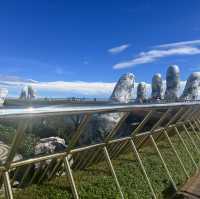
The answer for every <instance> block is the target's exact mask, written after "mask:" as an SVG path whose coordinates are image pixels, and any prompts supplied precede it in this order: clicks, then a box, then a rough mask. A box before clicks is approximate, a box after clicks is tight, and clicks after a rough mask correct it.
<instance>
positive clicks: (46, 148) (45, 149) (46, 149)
mask: <svg viewBox="0 0 200 199" xmlns="http://www.w3.org/2000/svg"><path fill="white" fill-rule="evenodd" d="M66 148H67V145H66V144H65V140H64V139H62V138H59V137H48V138H43V139H40V141H39V143H38V144H37V145H36V146H35V155H42V154H50V153H55V152H60V151H63V150H65V149H66Z"/></svg>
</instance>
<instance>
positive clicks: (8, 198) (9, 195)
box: [3, 171, 13, 199]
mask: <svg viewBox="0 0 200 199" xmlns="http://www.w3.org/2000/svg"><path fill="white" fill-rule="evenodd" d="M3 179H4V188H5V195H6V199H13V193H12V188H11V184H10V177H9V173H8V172H7V171H6V172H4V173H3Z"/></svg>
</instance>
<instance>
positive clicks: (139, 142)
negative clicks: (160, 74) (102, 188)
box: [0, 101, 200, 199]
mask: <svg viewBox="0 0 200 199" xmlns="http://www.w3.org/2000/svg"><path fill="white" fill-rule="evenodd" d="M108 113H123V114H121V116H120V119H119V121H118V122H117V123H116V125H115V126H114V127H113V128H112V129H110V131H109V132H108V133H107V134H106V136H105V137H104V138H103V139H102V140H101V141H99V142H98V143H90V144H85V145H80V144H78V143H79V141H80V139H81V136H82V134H83V133H85V128H87V125H88V124H89V123H90V122H91V120H92V118H93V117H94V115H101V114H108ZM199 113H200V102H198V101H194V102H176V103H165V104H144V105H131V104H128V105H127V104H121V105H117V104H116V105H104V106H94V105H93V106H81V107H77V106H76V107H67V106H62V105H59V106H49V107H40V108H24V109H23V108H16V109H0V119H3V120H6V119H8V120H9V119H13V118H14V119H17V123H18V128H17V130H16V135H15V137H14V139H13V141H12V145H11V147H10V150H9V153H8V156H7V159H6V161H5V163H3V164H2V165H1V166H0V173H1V181H0V182H1V185H4V188H5V197H6V198H8V199H12V198H13V191H12V186H13V184H14V182H15V180H16V178H17V176H18V174H19V173H20V172H21V173H23V174H22V175H21V176H20V179H19V178H18V179H17V180H18V181H19V184H18V185H17V187H23V186H28V185H31V184H32V183H42V182H43V181H45V180H47V179H48V180H50V179H52V178H53V177H54V176H57V175H62V174H63V173H65V174H66V175H67V177H68V180H69V181H70V185H71V189H72V192H73V196H74V198H76V199H78V198H79V195H78V190H77V187H76V184H75V181H74V177H73V171H75V170H77V169H78V170H80V169H84V168H87V167H89V166H91V165H92V164H96V163H98V162H100V161H103V160H104V159H106V161H107V164H108V166H109V169H110V171H111V173H112V176H113V178H114V180H115V183H116V187H117V189H118V191H119V193H120V196H121V198H124V193H123V191H122V189H121V186H120V183H119V181H118V177H117V175H116V172H115V168H114V166H113V164H112V159H113V158H116V157H118V156H119V155H120V154H124V153H133V154H134V156H135V157H136V159H137V160H138V163H139V165H140V168H141V170H142V172H143V174H144V177H145V179H146V182H147V184H148V186H149V189H150V191H151V196H150V197H153V198H157V196H156V191H155V190H154V188H153V186H152V183H151V179H150V178H149V176H148V173H147V171H146V169H145V166H144V164H143V161H142V158H141V156H140V153H139V149H140V148H141V147H143V146H145V145H147V144H148V143H151V144H152V145H153V147H154V148H155V150H156V152H157V154H158V156H159V158H160V160H161V162H162V164H163V167H164V169H165V172H166V174H167V176H168V178H169V180H170V182H171V184H172V186H173V188H174V190H177V185H176V183H175V181H174V179H173V176H172V174H171V172H170V170H169V169H168V166H167V164H166V161H165V159H164V157H163V155H162V153H161V152H160V150H159V148H158V145H157V141H158V139H159V138H160V137H161V136H163V137H164V138H165V139H166V140H167V142H168V143H169V146H170V147H171V149H172V150H173V152H174V155H175V157H176V158H177V161H178V162H179V164H180V166H181V168H182V170H183V172H184V173H185V175H186V177H187V178H189V173H188V172H187V170H186V168H185V165H184V162H183V160H182V158H181V157H180V156H179V154H178V153H177V149H176V147H175V145H174V144H173V143H172V141H171V136H173V135H175V134H176V135H177V136H178V138H179V139H180V142H181V144H182V145H183V147H184V148H185V150H186V152H187V155H188V157H189V158H190V159H191V161H192V163H193V166H194V168H195V169H196V170H197V169H198V165H197V162H196V160H195V159H194V157H193V156H192V153H191V151H190V149H188V147H187V145H186V143H185V140H184V138H183V136H182V131H184V132H185V133H186V134H187V136H188V137H189V139H190V140H191V143H192V145H193V148H194V150H196V151H197V152H198V153H199V154H200V149H199V146H198V145H197V143H196V140H194V138H193V137H192V136H191V131H188V129H192V133H193V134H194V135H195V136H196V139H197V140H199V141H200V135H199V132H200V119H199ZM80 114H81V115H82V120H81V121H80V123H79V125H78V127H77V128H76V130H75V132H73V133H72V134H71V135H72V136H71V137H70V139H69V140H68V143H67V144H68V147H67V149H66V150H64V151H61V152H56V153H53V154H44V155H42V156H40V157H31V158H28V159H24V160H20V161H17V162H14V161H13V159H14V157H15V154H16V151H17V149H18V147H19V145H20V144H21V140H23V139H22V137H23V136H24V134H25V132H26V129H27V128H28V127H29V125H30V124H31V122H32V119H33V118H38V119H40V118H43V117H47V116H48V117H52V116H71V115H80ZM129 117H131V118H139V119H138V121H137V122H135V123H134V124H132V123H129V125H130V126H131V127H132V128H131V131H130V132H128V134H127V132H123V131H122V132H121V131H120V129H121V128H122V126H123V125H125V124H127V118H129ZM171 130H173V134H172V133H171ZM119 131H120V133H119ZM36 164H37V165H38V164H39V166H37V167H35V165H36ZM22 171H23V172H22ZM30 171H32V172H31V175H30Z"/></svg>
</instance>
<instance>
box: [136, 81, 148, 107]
mask: <svg viewBox="0 0 200 199" xmlns="http://www.w3.org/2000/svg"><path fill="white" fill-rule="evenodd" d="M146 91H147V90H146V84H145V82H140V83H139V84H138V87H137V98H136V102H137V103H140V104H142V103H144V102H145V101H146V98H147V95H146Z"/></svg>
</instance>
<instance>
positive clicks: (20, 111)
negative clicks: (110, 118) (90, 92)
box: [0, 101, 200, 118]
mask: <svg viewBox="0 0 200 199" xmlns="http://www.w3.org/2000/svg"><path fill="white" fill-rule="evenodd" d="M199 104H200V101H193V102H174V103H164V104H108V105H97V106H96V105H95V106H94V105H91V106H89V105H85V106H73V107H69V106H67V105H57V106H45V107H28V108H2V109H0V118H7V117H12V118H13V117H35V116H48V115H54V116H55V115H74V114H82V113H91V114H92V113H103V112H126V111H130V110H132V111H133V110H149V109H168V108H174V107H176V106H177V107H180V106H183V107H185V106H190V105H199Z"/></svg>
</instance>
